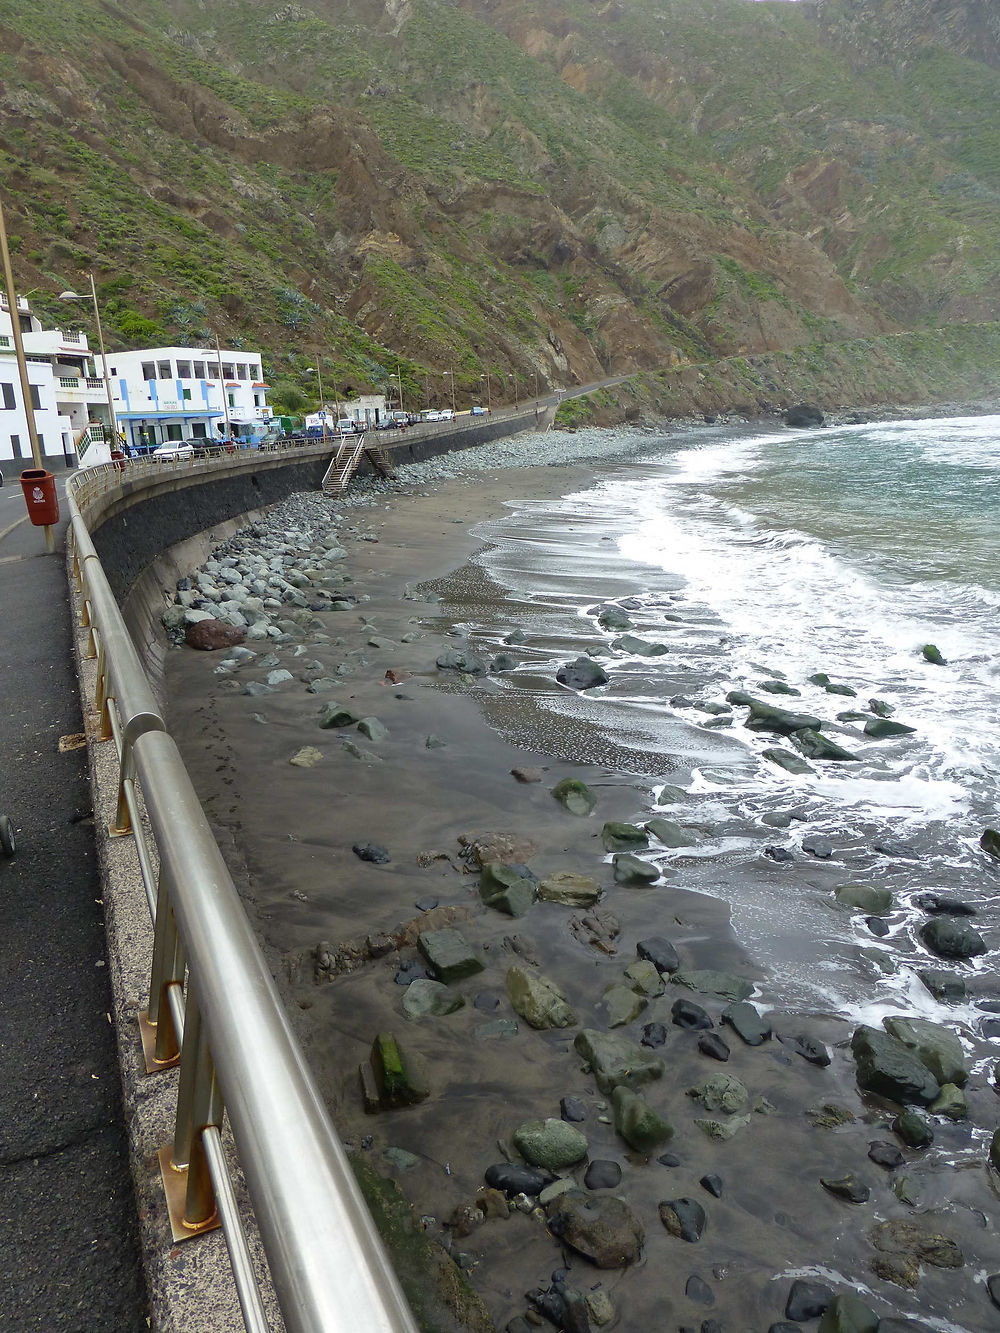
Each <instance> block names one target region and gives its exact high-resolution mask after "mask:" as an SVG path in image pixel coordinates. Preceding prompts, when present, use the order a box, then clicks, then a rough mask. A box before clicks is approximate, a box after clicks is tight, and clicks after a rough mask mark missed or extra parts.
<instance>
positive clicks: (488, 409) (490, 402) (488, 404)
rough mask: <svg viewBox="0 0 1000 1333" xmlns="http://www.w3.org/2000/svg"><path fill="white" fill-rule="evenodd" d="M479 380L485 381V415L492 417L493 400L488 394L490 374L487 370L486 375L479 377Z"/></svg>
mask: <svg viewBox="0 0 1000 1333" xmlns="http://www.w3.org/2000/svg"><path fill="white" fill-rule="evenodd" d="M479 378H480V379H481V380H485V381H486V415H487V416H492V415H493V398H492V395H491V394H490V372H489V371H488V370H487V372H486V374H485V375H480V376H479Z"/></svg>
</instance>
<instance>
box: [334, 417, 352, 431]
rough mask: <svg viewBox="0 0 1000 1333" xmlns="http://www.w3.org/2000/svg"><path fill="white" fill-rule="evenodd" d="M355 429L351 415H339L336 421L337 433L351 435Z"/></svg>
mask: <svg viewBox="0 0 1000 1333" xmlns="http://www.w3.org/2000/svg"><path fill="white" fill-rule="evenodd" d="M354 430H355V425H354V418H353V417H341V418H340V420H339V421H338V422H337V434H338V435H353V434H354Z"/></svg>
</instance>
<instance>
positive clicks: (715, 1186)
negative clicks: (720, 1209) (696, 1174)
mask: <svg viewBox="0 0 1000 1333" xmlns="http://www.w3.org/2000/svg"><path fill="white" fill-rule="evenodd" d="M698 1184H699V1185H700V1186H701V1187H702V1189H706V1190H708V1192H709V1194H712V1195H714V1196H715V1198H717V1199H721V1198H722V1177H721V1176H712V1175H709V1176H702V1178H701V1180H699V1181H698Z"/></svg>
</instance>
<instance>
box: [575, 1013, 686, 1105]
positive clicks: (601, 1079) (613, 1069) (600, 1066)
mask: <svg viewBox="0 0 1000 1333" xmlns="http://www.w3.org/2000/svg"><path fill="white" fill-rule="evenodd" d="M573 1049H574V1050H575V1051H576V1052H577V1054H578V1055H579V1056H581V1057H582V1058H583V1059H584V1060H586V1061H587V1063H588V1064H589V1065H590V1068H591V1071H592V1072H593V1075H594V1078H595V1080H596V1081H597V1086H598V1087H599V1088H600V1090H601V1091H602V1092H603V1093H605V1094H606V1095H609V1094H610V1093H612V1092H613V1091H614V1089H615V1088H618V1087H626V1088H632V1089H633V1090H634V1089H636V1088H640V1087H643V1086H644V1085H645V1084H647V1083H652V1082H653V1081H654V1080H655V1079H658V1078H662V1077H663V1070H664V1064H663V1061H662V1060H660V1059H658V1058H657V1057H656V1056H655V1055H653V1054H652V1052H651V1051H649V1050H647V1049H646V1048H645V1047H642V1046H638V1045H636V1043H635V1042H634V1041H629V1039H628V1038H627V1037H617V1036H614V1035H612V1034H611V1033H610V1032H600V1031H598V1030H597V1029H596V1028H584V1029H583V1031H582V1032H578V1033H577V1035H576V1037H575V1038H574V1040H573Z"/></svg>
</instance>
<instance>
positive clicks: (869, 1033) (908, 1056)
mask: <svg viewBox="0 0 1000 1333" xmlns="http://www.w3.org/2000/svg"><path fill="white" fill-rule="evenodd" d="M851 1052H852V1054H853V1056H854V1064H855V1070H856V1074H857V1080H858V1086H859V1087H860V1088H863V1089H864V1090H865V1091H866V1092H873V1093H875V1094H876V1095H877V1096H879V1097H887V1098H888V1099H889V1101H893V1102H898V1103H899V1105H900V1106H908V1105H912V1104H916V1105H918V1106H929V1105H930V1103H931V1102H933V1101H934V1099H935V1097H937V1095H938V1093H939V1092H940V1091H941V1087H940V1084H939V1083H938V1081H937V1079H936V1078H935V1077H934V1075H933V1074H932V1073H931V1072H930V1070H929V1069H928V1068H927V1066H926V1065H924V1064H923V1063H922V1061H920V1060H919V1059H918V1058H917V1056H916V1055H915V1054H914V1052H913V1051H911V1050H910V1049H909V1048H908V1047H907V1046H904V1045H903V1043H902V1042H901V1041H900V1040H899V1039H898V1038H896V1037H893V1036H890V1034H889V1033H888V1032H880V1031H879V1030H878V1028H871V1027H864V1026H862V1027H859V1028H857V1029H855V1032H854V1035H853V1037H852V1038H851Z"/></svg>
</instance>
